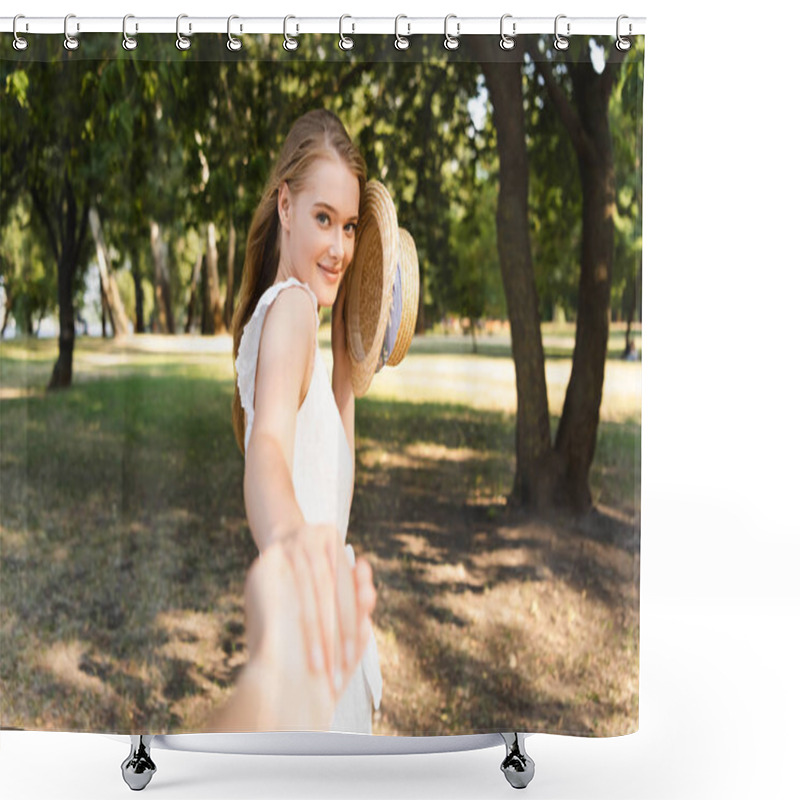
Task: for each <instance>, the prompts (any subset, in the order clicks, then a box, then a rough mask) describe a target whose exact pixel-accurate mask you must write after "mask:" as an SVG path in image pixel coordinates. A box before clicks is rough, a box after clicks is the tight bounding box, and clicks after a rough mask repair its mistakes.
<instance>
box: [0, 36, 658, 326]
mask: <svg viewBox="0 0 800 800" xmlns="http://www.w3.org/2000/svg"><path fill="white" fill-rule="evenodd" d="M112 38H113V37H104V36H102V35H93V36H92V37H87V39H86V41H85V42H83V43H82V44H81V53H80V56H76V55H73V54H64V53H61V52H58V46H57V45H58V42H55V44H53V42H50V41H49V40H48V41H47V42H46V43H45V46H46V47H47V48H49V50H51V51H52V52H50V54H49V55H47V54H45V56H44V57H43V60H42V61H41V62H25V63H21V62H19V61H13V60H0V92H2V94H0V103H2V114H0V139H2V142H3V159H2V161H3V166H2V175H0V178H2V189H0V224H2V222H3V220H4V219H5V218H7V217H8V215H9V213H10V209H11V208H12V207H13V205H14V203H15V202H16V201H17V199H18V198H21V197H26V196H29V194H30V192H31V191H32V189H33V187H36V186H38V187H41V189H42V191H45V194H46V195H47V196H48V197H49V198H50V201H49V202H50V204H51V205H52V204H53V203H54V202H55V199H56V198H57V196H58V194H59V192H60V191H61V190H62V189H63V185H64V181H65V179H67V178H69V180H70V181H71V182H72V184H73V186H74V191H75V192H76V195H78V196H79V198H80V199H81V200H82V202H90V201H91V202H94V203H95V204H96V205H97V207H98V209H99V211H100V215H101V218H102V220H103V230H104V234H105V237H106V240H107V242H108V244H109V246H110V247H111V248H112V249H113V250H114V251H115V252H116V253H117V254H118V257H117V259H116V261H115V264H114V266H115V267H116V268H119V267H120V266H122V265H123V264H126V263H132V264H136V265H137V270H131V272H130V273H129V277H128V278H122V280H124V281H126V282H128V284H130V281H131V280H133V278H134V276H136V281H138V285H139V291H140V293H141V294H142V295H143V296H145V297H152V296H153V281H154V275H153V257H152V253H151V249H150V223H151V221H153V222H156V223H158V225H159V227H160V230H161V231H162V236H163V237H164V239H165V240H166V241H167V242H168V244H169V247H170V258H169V268H170V281H171V289H172V297H173V303H174V307H173V312H174V316H175V319H176V323H178V325H179V326H180V321H181V319H182V318H183V313H184V311H185V303H186V301H187V300H188V285H189V282H190V280H191V274H192V268H193V266H194V261H195V258H196V254H197V252H198V247H205V243H204V241H201V240H199V239H198V237H199V236H201V234H202V232H203V230H204V229H205V226H206V225H207V224H208V223H210V222H213V223H214V225H215V228H216V230H217V234H218V241H217V248H218V253H219V256H220V263H219V268H220V280H221V282H222V284H223V285H224V284H225V281H226V262H225V259H226V257H227V247H228V242H227V237H228V231H229V227H230V225H231V224H233V227H234V229H235V230H236V232H237V236H236V252H235V258H234V261H235V266H236V269H235V275H234V287H233V288H234V289H235V288H237V287H238V282H239V280H240V271H241V265H242V263H243V260H244V248H245V242H246V234H247V230H248V228H249V225H250V221H251V218H252V214H253V210H254V209H255V208H256V206H257V204H258V202H259V199H260V196H261V192H262V191H263V188H264V185H265V183H266V180H267V177H268V175H269V171H270V169H271V167H272V165H273V164H274V162H275V159H276V157H277V154H278V152H279V150H280V147H281V145H282V143H283V140H284V137H285V136H286V134H287V133H288V130H289V128H290V126H291V123H292V122H293V121H294V119H296V118H297V117H298V116H299V115H300V114H302V113H303V112H305V111H307V110H309V109H311V108H317V107H320V106H324V107H327V108H329V109H331V110H332V111H334V112H336V113H337V114H339V115H340V117H341V118H342V120H343V122H344V123H345V126H346V127H347V129H348V131H349V132H350V134H351V136H352V138H353V139H354V141H355V142H356V144H357V145H358V146H359V148H360V149H361V151H362V153H363V154H364V156H365V158H366V161H367V165H368V173H369V176H370V177H372V178H378V179H379V180H381V181H383V182H384V183H385V184H386V185H387V187H388V188H389V190H390V191H391V192H392V195H393V197H394V198H395V202H396V205H397V210H398V218H399V221H400V224H401V225H402V226H403V227H405V228H407V229H408V230H409V231H410V232H411V234H412V235H413V236H414V239H415V242H416V246H417V252H418V256H419V260H420V269H421V275H422V296H423V298H424V300H425V306H426V311H427V314H428V317H429V319H428V322H429V323H430V322H433V321H435V320H436V319H438V318H439V317H440V316H441V315H443V314H445V313H454V314H457V315H463V316H467V317H470V318H473V319H478V318H480V317H481V316H484V315H491V316H495V315H502V314H504V313H505V297H504V294H503V292H502V289H501V281H500V275H499V268H498V258H497V250H496V242H495V232H494V228H495V219H494V216H495V208H496V197H497V174H498V159H497V142H496V131H495V129H494V125H493V124H492V120H491V114H490V108H489V102H488V98H487V92H486V89H485V85H484V82H483V78H482V75H481V74H480V68H479V65H478V64H477V63H472V62H471V61H469V59H465V58H463V57H461V56H460V55H458V54H451V55H449V56H445V55H443V54H442V52H441V50H442V48H441V42H440V40H439V38H440V37H423V36H421V37H415V38H414V43H413V47H414V60H410V59H406V58H403V59H397V58H396V56H395V54H394V53H393V52H392V50H393V48H391V41H388V40H387V41H388V44H387V41H384V39H383V38H382V37H363V39H359V42H358V49H359V51H358V52H354V53H343V52H341V51H339V50H338V47H337V46H336V41H335V38H332V37H330V36H321V35H317V36H315V35H310V34H309V35H305V36H304V38H303V53H304V55H303V56H299V55H292V54H287V53H285V52H283V51H282V49H281V48H280V47H277V48H276V47H275V46H274V45H275V40H274V37H273V38H272V39H270V37H266V38H264V39H257V38H254V39H253V40H252V41H248V43H247V44H248V53H247V56H246V57H239V56H234V55H231V54H228V53H227V51H226V50H225V48H224V43H223V42H224V37H213V36H206V37H203V39H202V40H200V39H198V40H197V42H194V43H193V46H192V48H191V49H190V51H187V52H185V53H180V54H179V53H176V52H174V41H172V40H171V37H154V38H153V39H150V40H148V42H149V45H150V51H149V55H147V57H145V56H144V55H143V53H142V52H137V51H134V52H132V53H128V52H126V51H123V50H122V49H121V48H119V46H118V41H116V39H114V41H113V43H112V42H111V39H112ZM542 42H543V46H544V47H545V48H546V47H548V46H549V45H548V44H547V41H546V37H545V39H543V40H542ZM576 44H577V43H576ZM170 48H171V50H170ZM62 49H63V48H62ZM579 51H580V52H579ZM642 53H643V41H642V39H641V37H637V38H635V39H634V51H633V52H632V54H631V55H630V56H629V57H628V58H627V59H626V61H625V62H624V63H623V67H622V68H621V70H620V76H619V80H618V81H617V84H616V86H615V87H614V91H613V94H612V98H611V106H610V113H611V118H612V128H613V134H614V152H615V158H616V178H617V186H618V199H617V206H616V210H615V223H616V229H617V240H616V264H615V268H614V272H613V275H614V282H613V286H612V310H613V313H614V315H615V316H617V317H619V316H622V315H624V313H625V309H626V308H627V307H628V305H629V304H630V302H631V301H632V291H633V288H634V287H635V286H637V284H636V281H637V280H639V281H640V280H641V278H640V261H641V257H640V251H641V115H640V113H639V110H640V107H641V105H640V104H641V80H642V69H643V55H642ZM568 57H569V58H571V59H573V60H575V59H581V58H586V51H585V50H584V49H583V48H581V47H575V48H574V50H573V49H571V52H570V54H568ZM47 58H50V61H49V62H48V61H47ZM522 69H523V71H524V75H525V84H524V109H523V111H524V120H525V130H526V137H527V139H528V142H529V148H528V153H529V160H528V164H527V168H528V170H529V175H530V205H529V208H530V214H529V221H530V229H531V246H532V249H533V261H534V269H535V274H536V281H537V289H538V292H539V297H540V302H541V308H540V311H541V313H542V317H543V319H556V318H558V317H559V315H562V316H565V317H566V318H569V319H574V316H575V309H576V306H577V287H578V276H579V270H580V267H579V260H580V259H579V249H580V237H581V217H580V209H581V192H580V182H579V177H578V171H577V164H576V159H575V156H574V152H573V149H572V146H571V143H570V142H569V140H568V137H567V135H566V132H565V130H564V127H563V125H562V124H561V122H560V120H559V118H558V115H557V114H556V113H555V109H554V107H553V105H552V102H551V101H550V99H549V97H548V95H547V92H546V91H545V88H544V85H543V83H542V80H541V77H540V76H539V75H538V74H537V71H536V70H535V68H534V66H533V64H532V62H531V61H530V58H529V57H528V56H526V57H525V62H524V63H523V64H522ZM556 76H557V78H558V80H559V81H560V84H561V86H562V88H563V89H564V91H565V93H566V94H567V96H568V97H569V95H570V92H571V91H572V87H571V84H570V81H569V74H568V71H567V70H566V68H564V69H561V70H560V71H559V70H556ZM18 165H24V168H23V169H19V168H18ZM29 205H30V202H29ZM26 230H27V229H26ZM22 235H23V236H27V235H29V233H23V234H22ZM42 241H44V242H46V243H47V246H48V248H49V250H50V258H51V259H52V260H53V261H55V253H54V252H52V250H53V248H52V246H51V244H50V239H49V238H48V235H47V233H46V231H43V232H42ZM92 253H93V248H92V247H87V249H86V251H85V252H84V253H83V254H82V263H81V265H80V266H79V273H80V272H81V271H83V270H85V268H86V265H87V263H88V261H89V259H90V258H91V257H92ZM43 258H44V256H43ZM45 260H46V259H45ZM138 265H141V268H138ZM46 268H47V269H48V270H50V271H51V272H53V275H54V266H53V264H50V265H48V266H47V267H46ZM637 276H638V277H637ZM78 277H79V275H78ZM77 283H78V284H80V281H79V280H78V281H77ZM53 286H54V284H53V282H52V280H51V282H50V287H51V289H52V288H53ZM134 290H135V286H134V289H131V286H130V285H128V286H127V288H126V289H125V290H124V291H123V295H124V297H125V304H126V306H127V307H128V311H129V313H131V315H132V316H133V314H132V312H133V307H132V306H133V305H135V303H134V301H133V298H134V295H135V291H134ZM147 318H148V315H145V319H147Z"/></svg>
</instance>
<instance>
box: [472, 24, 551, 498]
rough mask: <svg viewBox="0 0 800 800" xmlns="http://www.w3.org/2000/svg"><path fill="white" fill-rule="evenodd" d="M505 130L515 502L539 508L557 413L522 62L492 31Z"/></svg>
mask: <svg viewBox="0 0 800 800" xmlns="http://www.w3.org/2000/svg"><path fill="white" fill-rule="evenodd" d="M473 44H474V46H475V47H476V49H477V50H478V51H479V52H480V55H481V62H482V63H481V66H482V68H483V73H484V76H485V77H486V84H487V87H488V89H489V97H490V99H491V101H492V109H493V119H494V125H495V129H496V130H497V148H498V152H499V156H500V193H499V197H498V201H497V249H498V254H499V257H500V272H501V274H502V279H503V289H504V291H505V296H506V303H507V307H508V316H509V321H510V323H511V349H512V353H513V356H514V367H515V371H516V384H517V428H516V450H517V465H516V474H515V476H514V488H513V490H512V493H511V497H510V498H509V499H510V500H511V501H512V502H517V503H521V504H523V505H528V506H531V507H534V508H540V507H543V506H547V505H549V504H550V503H551V502H552V498H553V487H554V480H555V479H556V478H557V477H558V470H557V469H555V466H556V465H555V464H554V463H553V457H552V456H553V450H552V444H551V440H550V414H549V410H548V405H547V385H546V382H545V374H544V348H543V346H542V334H541V320H540V318H539V298H538V296H537V292H536V284H535V282H534V275H533V260H532V256H531V242H530V235H529V225H528V168H527V164H528V156H527V150H526V144H525V122H524V117H523V105H522V70H521V67H520V64H519V63H514V62H510V61H509V62H498V61H496V60H493V59H494V58H495V53H494V51H492V52H491V53H489V52H487V51H488V49H489V48H490V47H492V45H493V44H494V43H493V40H492V43H491V44H490V43H489V42H488V41H487V40H486V37H476V38H475V40H474V42H473Z"/></svg>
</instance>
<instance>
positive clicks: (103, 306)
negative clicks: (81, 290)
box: [100, 276, 108, 339]
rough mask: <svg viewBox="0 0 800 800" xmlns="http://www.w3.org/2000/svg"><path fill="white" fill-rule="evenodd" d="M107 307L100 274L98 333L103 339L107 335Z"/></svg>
mask: <svg viewBox="0 0 800 800" xmlns="http://www.w3.org/2000/svg"><path fill="white" fill-rule="evenodd" d="M107 309H108V303H107V302H106V293H105V292H104V291H103V278H102V276H100V335H101V336H102V337H103V339H105V338H106V337H107V335H108V334H107V333H106V319H107V316H108V315H107V313H106V311H107Z"/></svg>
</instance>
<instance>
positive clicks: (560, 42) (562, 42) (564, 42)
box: [553, 14, 569, 50]
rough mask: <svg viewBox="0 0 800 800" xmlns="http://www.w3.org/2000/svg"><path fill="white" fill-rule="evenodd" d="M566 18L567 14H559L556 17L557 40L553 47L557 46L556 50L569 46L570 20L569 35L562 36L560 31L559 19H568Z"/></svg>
mask: <svg viewBox="0 0 800 800" xmlns="http://www.w3.org/2000/svg"><path fill="white" fill-rule="evenodd" d="M566 18H567V15H566V14H559V15H558V16H557V17H556V23H555V34H556V38H555V41H554V42H553V47H555V49H556V50H566V49H567V48H568V47H569V22H567V35H566V36H562V35H561V34H560V33H559V32H558V21H559V20H560V19H566Z"/></svg>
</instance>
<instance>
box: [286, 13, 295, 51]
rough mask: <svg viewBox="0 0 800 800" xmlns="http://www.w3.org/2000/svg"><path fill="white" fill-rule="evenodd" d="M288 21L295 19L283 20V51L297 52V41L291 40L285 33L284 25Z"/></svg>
mask: <svg viewBox="0 0 800 800" xmlns="http://www.w3.org/2000/svg"><path fill="white" fill-rule="evenodd" d="M290 19H297V17H293V16H291V14H290V15H289V16H288V17H284V18H283V49H284V50H297V39H293V38H292V37H291V36H289V34H288V33H287V32H286V24H287V23H288V22H289V20H290Z"/></svg>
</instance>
